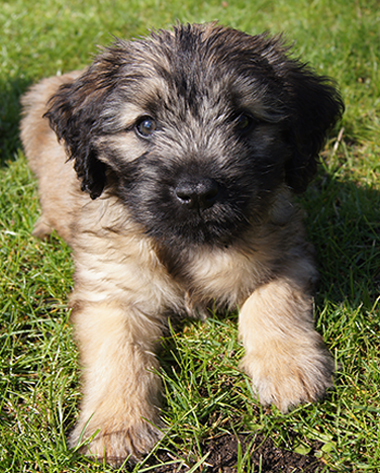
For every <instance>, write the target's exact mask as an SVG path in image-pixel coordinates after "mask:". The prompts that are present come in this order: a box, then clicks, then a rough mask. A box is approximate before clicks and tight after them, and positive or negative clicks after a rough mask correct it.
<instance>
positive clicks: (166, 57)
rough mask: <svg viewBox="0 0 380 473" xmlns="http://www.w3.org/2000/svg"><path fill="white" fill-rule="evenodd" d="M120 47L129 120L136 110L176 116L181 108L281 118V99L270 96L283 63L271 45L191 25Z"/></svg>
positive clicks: (227, 31) (259, 39) (264, 40)
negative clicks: (163, 110) (278, 66)
mask: <svg viewBox="0 0 380 473" xmlns="http://www.w3.org/2000/svg"><path fill="white" fill-rule="evenodd" d="M121 44H122V45H123V48H124V54H125V55H126V57H127V61H126V67H125V68H124V71H125V75H126V78H127V79H129V80H128V87H129V91H130V94H129V99H128V104H126V112H125V113H127V114H128V115H130V117H131V119H132V116H133V115H134V114H135V112H136V113H137V111H138V109H140V110H152V111H153V112H154V111H155V109H157V108H158V107H161V108H162V107H165V108H166V109H168V108H170V107H173V108H175V109H176V110H177V112H178V113H179V112H180V109H181V107H182V108H184V107H185V108H188V109H191V110H192V111H193V112H194V113H195V114H196V113H203V111H204V110H206V109H213V110H214V112H215V113H219V114H221V113H228V108H229V109H231V108H234V109H247V110H251V111H252V112H253V113H254V114H255V115H257V116H259V117H260V116H261V117H262V118H266V119H270V120H271V121H277V119H278V116H280V115H282V105H281V102H282V100H281V97H280V96H279V95H281V94H279V93H273V89H276V88H277V89H278V90H279V77H278V74H277V73H276V70H275V69H276V68H275V65H276V64H275V63H276V60H277V62H278V60H279V57H281V60H283V58H282V56H283V55H282V53H281V52H280V51H277V49H279V46H278V44H277V42H276V41H275V40H269V39H267V38H265V37H262V36H256V37H254V36H249V35H247V34H245V33H242V32H240V31H235V30H231V29H228V28H223V27H215V26H214V25H206V26H202V25H191V26H187V27H185V26H180V27H178V28H175V29H174V30H173V31H160V32H154V33H152V35H151V36H150V37H148V38H147V39H144V40H137V41H131V42H125V43H121ZM123 48H120V47H119V49H118V51H119V53H120V51H123ZM120 54H123V52H121V53H120ZM269 97H270V100H269ZM276 97H278V100H276ZM269 102H270V103H269ZM127 108H128V110H127Z"/></svg>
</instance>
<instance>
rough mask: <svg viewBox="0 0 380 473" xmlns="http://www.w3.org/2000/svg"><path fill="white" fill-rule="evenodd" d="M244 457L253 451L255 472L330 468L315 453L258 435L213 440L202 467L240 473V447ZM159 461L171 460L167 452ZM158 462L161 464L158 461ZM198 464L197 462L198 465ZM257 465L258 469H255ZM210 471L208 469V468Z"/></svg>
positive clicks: (164, 470)
mask: <svg viewBox="0 0 380 473" xmlns="http://www.w3.org/2000/svg"><path fill="white" fill-rule="evenodd" d="M239 443H240V445H241V450H242V453H243V454H244V453H245V452H246V451H247V449H248V448H249V450H250V459H251V467H250V469H252V471H260V472H262V473H280V472H281V473H317V472H321V471H322V470H323V468H324V467H325V466H326V465H325V464H324V463H323V462H322V461H320V460H319V459H317V458H316V457H315V456H313V450H311V452H310V454H308V455H300V454H298V453H296V452H291V451H287V450H285V449H281V448H278V447H276V446H275V444H274V442H273V440H271V439H270V438H265V436H264V435H260V434H257V435H256V436H255V437H254V438H253V437H252V436H248V435H238V436H233V435H228V434H225V435H222V436H220V437H218V438H215V439H212V440H209V441H208V442H205V443H204V444H203V445H202V447H203V448H202V454H203V455H205V454H206V453H208V457H207V459H206V460H205V462H204V463H203V464H202V467H203V470H196V471H204V472H206V471H207V473H237V463H238V455H239V454H238V445H239ZM156 458H158V459H160V460H161V461H162V462H168V460H170V459H171V458H169V457H168V454H167V453H166V452H164V451H161V452H158V453H157V455H156ZM156 461H157V460H156ZM194 463H196V462H194ZM253 465H254V468H253ZM205 467H207V469H206V468H205ZM189 469H190V468H189V467H185V466H183V467H182V468H180V469H179V466H178V464H177V465H174V466H173V465H161V466H157V467H156V468H154V472H155V473H186V471H189Z"/></svg>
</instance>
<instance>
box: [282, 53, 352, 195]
mask: <svg viewBox="0 0 380 473" xmlns="http://www.w3.org/2000/svg"><path fill="white" fill-rule="evenodd" d="M293 65H295V66H296V67H292V68H291V69H290V70H288V71H287V74H286V75H285V81H286V88H287V89H288V90H287V92H288V94H289V95H288V96H289V97H290V108H289V118H288V120H289V125H290V126H289V128H290V140H291V143H292V145H293V149H294V152H293V156H292V158H291V159H290V160H289V161H288V163H287V165H286V170H285V172H286V181H287V183H288V185H289V186H290V187H291V188H292V189H293V190H294V192H296V193H300V192H303V191H305V190H306V187H307V185H308V184H309V182H310V180H311V179H312V178H313V176H314V174H315V173H316V170H317V162H318V154H319V152H320V151H321V148H322V146H323V144H324V141H325V139H326V137H327V132H328V131H329V129H330V128H331V127H332V126H333V125H334V124H335V123H336V121H337V120H338V119H339V118H340V117H341V115H342V113H343V111H344V104H343V101H342V99H341V97H340V94H339V92H338V91H337V89H336V87H335V86H334V84H333V82H332V81H331V80H330V79H329V78H327V77H323V76H317V75H316V74H314V73H313V72H312V71H311V70H310V69H309V68H308V67H307V66H305V65H302V64H299V63H297V62H293Z"/></svg>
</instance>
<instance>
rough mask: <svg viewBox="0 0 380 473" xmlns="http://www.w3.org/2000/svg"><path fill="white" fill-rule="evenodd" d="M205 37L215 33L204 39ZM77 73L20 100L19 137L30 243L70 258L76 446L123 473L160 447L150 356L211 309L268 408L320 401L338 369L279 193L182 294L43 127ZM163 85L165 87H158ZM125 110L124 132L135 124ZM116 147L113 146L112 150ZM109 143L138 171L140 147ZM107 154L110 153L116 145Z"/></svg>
mask: <svg viewBox="0 0 380 473" xmlns="http://www.w3.org/2000/svg"><path fill="white" fill-rule="evenodd" d="M208 34H209V33H208ZM80 74H81V73H80V72H75V73H71V74H67V75H64V76H62V77H53V78H50V79H45V80H43V81H42V82H41V83H40V84H38V85H37V86H35V87H34V88H32V89H31V91H30V92H29V93H28V94H27V95H26V96H25V97H24V99H23V104H24V107H25V110H26V114H25V117H24V118H23V121H22V125H21V130H22V132H21V137H22V141H23V143H24V148H25V153H26V155H27V157H28V160H29V162H30V166H31V168H32V169H33V171H34V172H35V174H36V176H37V177H38V180H39V190H40V200H41V206H42V215H41V218H40V219H39V221H38V223H37V225H36V228H35V231H34V234H35V235H36V236H39V237H44V236H46V235H48V234H49V233H50V232H51V231H52V229H55V230H56V231H57V232H58V234H59V235H61V236H62V237H63V238H64V239H65V240H66V241H67V242H68V243H69V244H70V245H71V246H72V249H73V257H74V260H75V267H76V272H75V289H74V292H73V294H72V296H71V305H72V307H73V321H74V324H75V333H76V339H77V342H78V344H79V347H80V353H81V363H82V365H83V379H82V383H83V394H84V396H83V402H82V406H81V414H80V418H79V422H78V424H77V426H76V428H75V430H74V432H73V433H72V436H71V445H73V446H75V445H76V443H77V442H78V440H79V439H80V438H82V434H83V439H84V440H85V439H89V438H91V436H94V439H93V440H92V441H91V442H90V444H89V446H88V450H86V449H85V451H86V452H87V453H90V454H93V455H94V456H96V457H98V458H101V457H103V455H104V456H105V458H106V460H107V461H109V462H110V463H114V464H119V463H120V462H122V461H123V460H124V459H125V458H126V457H127V456H128V455H131V456H132V457H133V458H138V457H139V456H140V455H141V454H143V453H145V452H147V451H149V449H150V448H151V447H152V446H153V445H154V443H155V442H156V441H157V440H158V439H159V438H160V436H161V432H160V429H159V428H156V427H154V425H156V426H158V427H159V426H160V420H159V405H160V402H159V391H160V380H159V377H158V376H157V375H156V373H155V370H157V368H158V363H157V360H156V358H155V355H154V352H155V349H156V345H157V343H158V340H159V338H160V336H161V334H162V330H163V328H164V326H165V321H166V316H167V313H168V310H171V311H172V312H175V313H179V314H181V313H187V314H192V315H199V314H201V315H202V314H204V313H206V311H205V308H206V307H207V305H209V304H213V303H214V302H215V301H216V303H217V305H219V306H221V307H231V308H233V307H240V309H241V310H240V321H239V324H240V337H241V339H242V341H243V343H244V346H245V349H246V355H245V357H244V360H243V367H244V369H245V370H246V372H247V373H248V374H249V375H250V376H251V377H252V380H253V385H254V388H255V390H256V391H257V394H258V397H259V399H260V401H261V402H262V403H263V404H271V403H273V404H275V405H277V406H278V407H279V408H280V409H281V410H283V411H286V410H288V409H289V408H290V407H291V406H292V405H295V404H297V403H300V402H306V401H314V400H316V399H318V397H320V396H321V395H322V394H323V393H324V391H325V389H326V388H327V387H329V386H331V385H332V377H331V372H332V368H333V364H332V360H331V357H330V355H329V353H328V352H327V350H326V349H325V348H324V345H323V342H322V340H321V337H320V335H318V334H317V333H316V331H315V330H314V327H313V321H312V296H311V288H312V285H313V282H314V281H315V279H316V277H317V275H316V271H315V269H314V265H313V262H312V257H311V256H310V253H311V252H310V247H309V246H308V245H307V244H306V243H305V242H304V231H303V228H302V223H301V217H300V213H299V211H298V210H297V208H296V207H295V206H294V205H293V204H292V200H291V196H290V193H289V190H288V189H287V187H286V186H285V185H284V186H280V187H279V189H278V190H277V191H276V193H275V196H274V198H273V202H272V205H271V207H270V211H269V212H268V213H267V215H266V217H265V219H264V220H263V221H262V222H260V223H257V224H256V225H252V228H251V229H250V231H249V232H247V233H246V234H245V235H244V236H243V237H242V239H239V240H237V241H236V242H235V243H233V244H230V245H229V246H228V247H227V248H224V247H222V248H221V247H214V248H209V247H204V248H203V249H194V250H191V249H189V252H188V253H187V255H186V257H185V258H184V265H185V266H186V271H185V276H186V284H185V283H183V282H182V280H181V279H176V278H175V277H172V275H171V274H170V273H169V271H168V270H167V268H166V267H165V265H164V264H163V263H162V261H161V258H160V255H159V253H158V251H157V246H156V242H155V241H154V239H153V238H151V237H149V236H148V235H147V234H146V233H145V231H144V229H143V228H142V226H140V225H139V224H138V223H136V222H135V220H134V219H133V218H131V216H130V215H129V213H128V210H127V208H126V206H125V205H124V204H123V203H121V202H120V200H119V199H118V198H117V197H115V196H114V195H112V194H111V193H109V192H108V191H107V189H106V190H105V192H104V193H103V194H102V195H101V196H100V197H99V198H97V199H95V200H91V199H90V197H89V195H88V194H87V193H85V192H82V191H81V190H80V183H79V180H78V179H77V176H76V173H75V171H74V170H73V164H72V161H67V155H66V152H65V149H64V147H63V144H60V143H59V142H58V140H57V137H56V135H55V133H54V132H53V131H52V130H51V128H50V127H49V123H48V120H47V119H46V118H43V115H44V113H45V112H46V111H47V107H48V105H47V103H48V100H49V98H50V97H51V96H52V95H53V94H54V93H55V92H56V91H57V90H58V88H59V86H60V85H61V84H63V83H68V82H70V81H73V80H75V79H76V78H77V77H78V76H79V75H80ZM158 83H159V82H158ZM138 113H139V112H138V109H136V105H133V106H131V108H130V109H128V104H125V108H124V112H123V120H125V121H127V122H128V121H131V122H133V120H135V117H136V116H138ZM112 140H113V141H112ZM128 140H130V141H127V137H125V136H123V135H117V134H116V135H114V136H112V137H110V138H109V140H108V144H109V145H110V146H114V147H115V149H122V148H123V147H125V154H126V155H128V153H129V155H131V156H130V157H129V158H126V159H133V154H134V153H135V151H136V148H137V147H138V146H142V145H139V144H138V140H137V138H135V137H130V138H128ZM110 143H111V144H110Z"/></svg>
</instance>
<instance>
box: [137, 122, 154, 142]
mask: <svg viewBox="0 0 380 473" xmlns="http://www.w3.org/2000/svg"><path fill="white" fill-rule="evenodd" d="M135 129H136V131H137V133H138V134H139V135H140V136H142V137H143V138H149V137H150V136H152V135H153V133H154V132H155V131H156V129H157V123H156V121H155V120H154V119H153V118H151V117H142V118H140V119H139V120H138V122H137V123H136V126H135Z"/></svg>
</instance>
